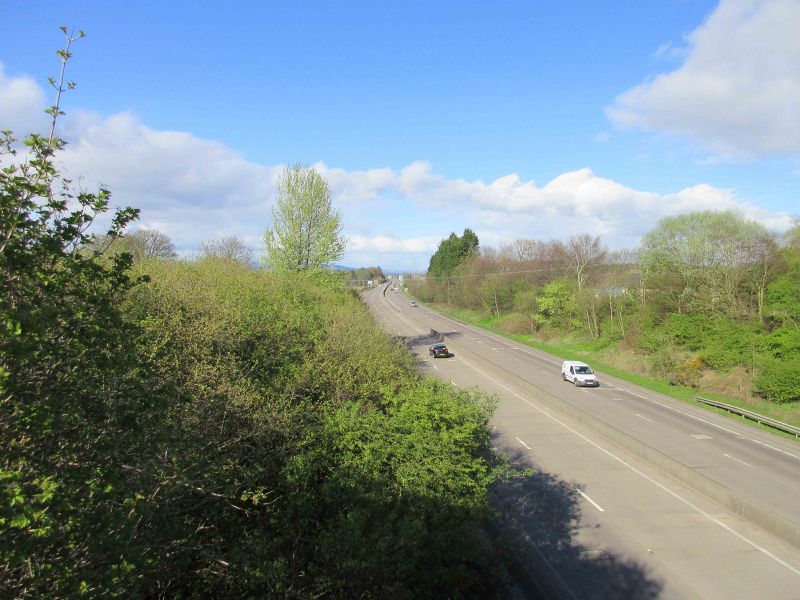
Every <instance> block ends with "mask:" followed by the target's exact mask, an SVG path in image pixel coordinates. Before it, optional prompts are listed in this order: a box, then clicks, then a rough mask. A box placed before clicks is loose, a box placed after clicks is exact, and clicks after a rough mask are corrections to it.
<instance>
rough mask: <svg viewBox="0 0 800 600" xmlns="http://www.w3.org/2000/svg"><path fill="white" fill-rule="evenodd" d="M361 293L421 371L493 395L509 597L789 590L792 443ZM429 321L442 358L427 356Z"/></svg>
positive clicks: (798, 592) (796, 545)
mask: <svg viewBox="0 0 800 600" xmlns="http://www.w3.org/2000/svg"><path fill="white" fill-rule="evenodd" d="M364 300H365V301H366V302H367V304H368V305H369V307H370V309H371V311H372V312H373V315H374V318H375V320H376V322H377V323H378V324H380V325H382V326H383V327H384V328H385V329H386V330H387V331H389V332H390V333H392V334H395V335H399V336H402V337H404V338H405V339H406V340H408V342H409V345H410V348H411V350H412V351H413V352H414V353H415V354H418V355H419V358H418V362H419V366H420V368H421V369H422V370H423V371H424V372H425V373H427V374H430V375H432V376H436V377H439V378H441V379H444V380H445V381H449V382H450V383H451V385H453V386H455V387H461V388H473V387H477V388H480V389H481V390H483V391H485V392H488V393H490V394H494V395H495V396H496V397H497V401H498V404H497V409H496V411H495V416H494V418H493V422H492V425H493V434H494V440H495V447H496V449H497V450H498V451H499V452H504V453H506V454H508V455H509V457H510V458H511V459H512V461H514V462H515V463H517V464H519V465H521V466H526V467H530V468H532V473H533V474H532V475H531V476H530V477H526V478H523V479H520V480H516V481H512V482H508V483H504V484H502V485H500V486H498V487H497V489H496V490H495V497H494V502H495V504H496V506H497V507H498V508H499V509H500V514H501V515H503V524H502V526H501V529H504V530H505V531H506V533H507V534H508V535H509V536H510V537H509V539H510V540H511V542H510V543H511V545H512V552H513V555H514V556H515V557H516V558H517V560H518V563H519V565H520V566H521V571H520V573H519V581H520V583H519V585H518V586H516V587H515V589H514V590H513V592H512V595H514V596H516V597H520V598H521V597H533V596H535V595H536V594H537V593H538V594H539V596H541V597H554V596H559V597H564V598H603V599H613V598H619V599H622V598H625V599H628V598H719V599H721V600H722V599H725V600H728V599H738V598H742V599H745V598H746V599H752V598H763V599H770V598H781V599H789V598H796V599H798V600H800V537H798V535H797V532H798V531H800V501H798V500H799V499H800V443H796V442H794V441H793V440H790V439H786V438H783V437H780V436H777V435H774V434H772V433H770V432H766V431H763V430H761V429H758V428H755V427H752V426H749V425H747V424H745V423H740V422H738V421H737V420H734V419H729V418H726V417H724V416H722V415H717V414H715V413H711V412H708V411H704V410H702V409H698V408H696V407H693V406H689V405H686V404H685V403H682V402H679V401H677V400H674V399H671V398H668V397H666V396H662V395H660V394H657V393H654V392H651V391H649V390H646V389H643V388H640V387H638V386H635V385H633V384H630V383H628V382H625V381H621V380H617V379H614V378H612V377H609V376H605V375H603V374H602V373H600V374H599V377H600V381H601V385H600V387H599V388H575V387H574V386H572V385H571V384H569V383H565V382H563V381H562V379H561V377H560V363H561V359H559V358H558V357H555V356H552V355H549V354H547V353H544V352H540V351H538V350H535V349H532V348H530V347H524V346H520V345H517V344H515V343H514V342H513V341H511V340H507V339H505V338H502V337H499V336H496V335H494V334H492V333H489V332H486V331H483V330H480V329H478V328H474V327H471V326H469V325H465V324H463V323H460V322H458V321H455V320H453V319H450V318H448V317H446V316H443V315H440V314H438V313H436V312H434V311H431V310H429V309H427V308H425V307H424V306H418V307H414V306H412V305H411V304H410V301H409V299H408V298H406V297H405V296H404V295H403V294H402V293H395V292H393V291H391V288H387V287H386V286H380V287H379V288H376V289H374V290H371V291H369V292H367V293H365V294H364ZM432 330H434V331H435V332H438V333H440V334H443V336H444V339H445V341H446V343H447V345H448V347H449V348H450V349H451V351H453V352H454V356H452V357H450V358H440V359H432V358H430V357H429V356H428V352H427V348H428V346H430V344H432V343H433V342H434V341H436V339H435V338H436V336H435V335H432V333H431V331H432ZM620 432H622V433H620ZM537 581H538V582H539V584H538V585H539V586H540V587H541V589H540V590H539V591H538V592H537V591H536V589H535V588H536V586H537V584H536V583H535V582H537Z"/></svg>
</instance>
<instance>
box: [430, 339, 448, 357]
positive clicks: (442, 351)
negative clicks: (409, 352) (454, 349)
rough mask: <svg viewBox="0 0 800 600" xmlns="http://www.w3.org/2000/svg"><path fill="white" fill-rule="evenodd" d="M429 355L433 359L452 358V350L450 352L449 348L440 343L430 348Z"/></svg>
mask: <svg viewBox="0 0 800 600" xmlns="http://www.w3.org/2000/svg"><path fill="white" fill-rule="evenodd" d="M428 354H430V355H431V356H432V357H433V358H439V357H440V356H444V357H445V358H447V357H448V356H450V350H448V349H447V346H445V345H444V344H443V343H442V342H438V343H436V344H434V345H433V346H431V347H430V348H428Z"/></svg>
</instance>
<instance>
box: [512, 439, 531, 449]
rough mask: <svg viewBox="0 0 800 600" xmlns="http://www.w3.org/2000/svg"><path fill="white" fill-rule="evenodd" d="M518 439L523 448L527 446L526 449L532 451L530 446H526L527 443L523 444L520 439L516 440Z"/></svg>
mask: <svg viewBox="0 0 800 600" xmlns="http://www.w3.org/2000/svg"><path fill="white" fill-rule="evenodd" d="M516 439H517V441H518V442H519V443H520V444H522V445H523V446H525V447H526V448H527V449H528V450H530V449H531V447H530V446H528V444H526V443H525V442H523V441H522V440H521V439H519V438H516Z"/></svg>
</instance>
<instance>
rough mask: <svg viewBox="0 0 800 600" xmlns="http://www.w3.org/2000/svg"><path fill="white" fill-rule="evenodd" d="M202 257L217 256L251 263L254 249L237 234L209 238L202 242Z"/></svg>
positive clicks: (244, 263)
mask: <svg viewBox="0 0 800 600" xmlns="http://www.w3.org/2000/svg"><path fill="white" fill-rule="evenodd" d="M200 258H201V259H205V258H217V259H222V260H229V261H232V262H237V263H241V264H243V265H250V264H252V263H253V250H252V248H250V247H249V246H248V245H247V244H245V243H244V242H243V241H242V240H240V239H239V238H238V237H236V236H235V235H231V236H228V237H223V238H219V239H213V240H208V241H206V242H203V243H202V244H200Z"/></svg>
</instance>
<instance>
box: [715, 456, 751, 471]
mask: <svg viewBox="0 0 800 600" xmlns="http://www.w3.org/2000/svg"><path fill="white" fill-rule="evenodd" d="M722 456H727V457H728V458H730V459H731V460H735V461H736V462H738V463H742V464H743V465H744V466H745V467H750V468H751V469H752V468H753V465H748V464H747V463H746V462H744V461H743V460H739V459H738V458H736V457H735V456H731V455H730V454H725V453H724V452H723V453H722Z"/></svg>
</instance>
